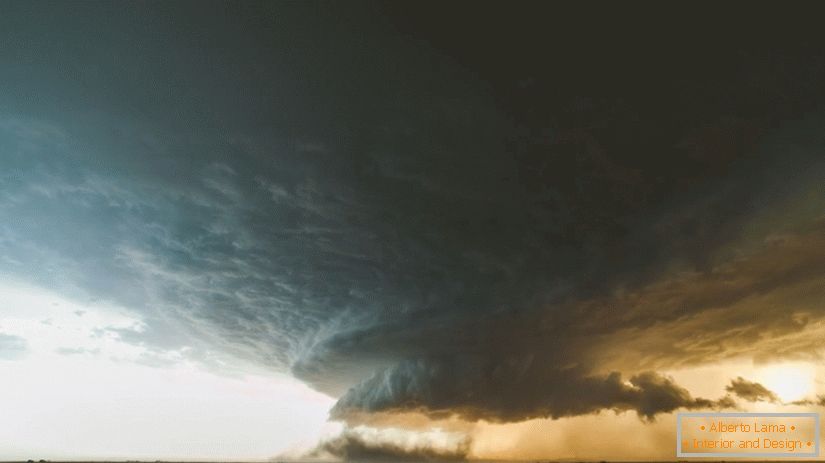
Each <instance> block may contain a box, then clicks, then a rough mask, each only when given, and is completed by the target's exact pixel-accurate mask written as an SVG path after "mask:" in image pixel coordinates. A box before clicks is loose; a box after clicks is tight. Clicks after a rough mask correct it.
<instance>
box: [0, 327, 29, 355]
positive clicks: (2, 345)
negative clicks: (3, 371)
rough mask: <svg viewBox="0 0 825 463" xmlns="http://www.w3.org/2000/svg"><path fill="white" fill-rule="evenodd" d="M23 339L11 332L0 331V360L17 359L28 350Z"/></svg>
mask: <svg viewBox="0 0 825 463" xmlns="http://www.w3.org/2000/svg"><path fill="white" fill-rule="evenodd" d="M28 350H29V347H28V343H27V342H26V340H25V339H23V338H21V337H19V336H13V335H11V334H4V333H0V360H17V359H20V358H22V357H23V356H25V355H26V352H28Z"/></svg>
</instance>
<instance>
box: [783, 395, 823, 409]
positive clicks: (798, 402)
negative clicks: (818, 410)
mask: <svg viewBox="0 0 825 463" xmlns="http://www.w3.org/2000/svg"><path fill="white" fill-rule="evenodd" d="M791 405H804V406H810V405H814V406H819V407H825V395H818V396H816V398H815V399H802V400H796V401H793V402H791Z"/></svg>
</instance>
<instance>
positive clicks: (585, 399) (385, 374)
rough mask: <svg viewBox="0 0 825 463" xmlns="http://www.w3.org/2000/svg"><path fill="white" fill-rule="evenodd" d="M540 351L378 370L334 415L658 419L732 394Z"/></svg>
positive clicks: (717, 403) (713, 403)
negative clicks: (600, 372)
mask: <svg viewBox="0 0 825 463" xmlns="http://www.w3.org/2000/svg"><path fill="white" fill-rule="evenodd" d="M534 361H535V358H532V357H528V358H522V359H513V358H510V359H501V358H499V359H491V358H485V359H481V360H477V359H466V358H450V359H449V360H445V361H416V362H403V363H401V364H400V365H398V366H395V367H393V368H391V369H387V370H385V371H382V372H379V373H377V374H376V375H375V376H373V377H372V378H370V379H368V380H367V381H365V382H363V383H361V384H359V385H358V386H356V387H355V388H353V389H351V390H350V391H349V392H348V393H347V394H346V395H345V396H343V397H342V398H341V399H340V400H339V401H338V403H337V404H336V406H335V408H333V410H332V412H331V414H332V416H333V417H334V418H339V419H346V418H347V417H348V415H349V414H351V413H353V412H355V413H358V412H362V411H367V412H385V411H397V412H408V411H421V412H424V413H426V414H429V415H431V416H432V417H434V418H443V417H448V416H450V415H452V414H458V415H460V416H461V417H462V418H465V419H467V420H479V419H484V420H488V421H522V420H527V419H532V418H545V417H552V418H561V417H566V416H576V415H584V414H590V413H597V412H599V411H601V410H605V409H608V410H614V411H616V412H622V411H627V410H632V411H635V412H636V413H637V414H638V415H639V416H640V417H643V418H645V419H653V418H654V417H655V415H656V414H658V413H666V412H671V411H673V410H676V409H679V408H686V409H692V408H725V407H730V406H732V405H733V403H732V402H731V401H730V400H729V399H723V400H720V401H712V400H707V399H702V398H694V397H692V396H691V394H690V393H689V392H688V391H687V390H686V389H684V388H682V387H680V386H679V385H677V384H675V383H674V382H673V380H672V379H670V378H668V377H665V376H662V375H659V374H657V373H653V372H644V373H640V374H637V375H635V376H632V377H630V378H629V379H628V380H623V379H622V377H621V374H620V373H618V372H614V373H611V374H609V375H607V376H603V377H600V376H586V373H585V372H583V371H580V370H554V369H552V368H548V367H547V366H545V365H541V364H534Z"/></svg>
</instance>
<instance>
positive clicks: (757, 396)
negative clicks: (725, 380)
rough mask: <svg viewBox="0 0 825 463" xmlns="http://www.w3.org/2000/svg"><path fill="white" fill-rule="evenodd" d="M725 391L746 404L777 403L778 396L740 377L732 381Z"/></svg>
mask: <svg viewBox="0 0 825 463" xmlns="http://www.w3.org/2000/svg"><path fill="white" fill-rule="evenodd" d="M725 390H726V391H728V392H731V393H733V394H735V395H736V396H737V397H740V398H742V399H745V400H747V401H748V402H772V403H776V402H779V396H777V395H776V393H774V392H773V391H771V390H770V389H768V388H766V387H765V386H763V385H761V384H759V383H755V382H752V381H748V380H747V379H745V378H743V377H741V376H738V377H736V378H735V379H732V380H731V382H730V384H729V385H727V386H726V387H725Z"/></svg>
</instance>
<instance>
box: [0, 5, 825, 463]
mask: <svg viewBox="0 0 825 463" xmlns="http://www.w3.org/2000/svg"><path fill="white" fill-rule="evenodd" d="M205 5H206V7H204V9H203V10H202V11H200V12H199V13H197V14H190V13H192V11H190V10H191V5H190V6H189V7H187V4H185V3H180V4H173V5H166V6H165V7H164V8H168V9H169V11H166V12H162V11H159V10H157V9H152V8H150V9H148V10H142V9H140V8H139V7H138V5H136V4H135V5H123V7H122V9H119V10H118V11H115V12H109V16H108V17H107V20H106V21H97V20H96V19H95V18H97V17H98V16H97V15H99V14H101V13H100V12H97V11H85V13H84V14H69V13H68V12H67V11H66V9H67V8H68V7H66V6H64V5H59V4H56V5H50V6H49V8H55V9H56V10H57V13H54V14H50V15H42V16H43V17H47V18H50V19H49V20H48V21H45V22H43V23H42V24H41V23H39V22H32V21H29V22H28V23H29V24H33V25H32V26H31V27H32V29H31V30H24V29H20V28H15V27H12V26H11V24H12V23H14V24H18V23H23V21H22V20H21V18H27V17H31V16H35V17H37V16H38V15H39V14H41V13H43V12H42V11H39V10H40V9H42V8H43V5H42V4H34V5H32V6H30V7H29V6H26V7H23V6H20V4H18V5H17V6H16V7H15V9H14V11H10V12H9V14H6V15H3V18H2V19H0V26H2V27H0V29H2V30H4V32H3V34H6V35H10V37H5V39H4V40H2V41H0V42H1V43H3V44H4V45H0V47H7V46H8V44H11V43H14V44H21V45H20V46H21V47H22V48H20V49H19V50H18V52H17V53H11V54H6V53H3V54H2V56H3V58H2V59H3V60H4V61H3V63H2V65H3V68H4V69H7V70H8V72H7V73H4V77H3V78H2V79H3V85H2V88H3V90H2V95H0V97H2V98H0V102H2V114H0V150H2V151H0V152H2V157H1V158H0V167H2V174H0V189H1V190H2V192H3V194H2V196H0V215H2V216H3V217H4V218H7V219H8V220H4V221H3V223H2V224H0V271H2V273H3V274H4V275H13V276H14V277H15V278H18V279H23V280H26V281H29V282H31V283H33V284H39V285H43V286H47V287H50V288H54V289H55V290H58V291H61V292H62V293H64V294H66V295H67V296H69V297H73V298H77V299H84V300H104V301H107V302H112V303H116V304H119V305H121V306H123V307H126V308H128V309H130V310H131V311H133V312H134V313H135V314H137V315H139V318H140V319H141V320H142V324H141V325H139V326H135V327H133V328H130V329H124V328H122V327H120V328H108V329H104V331H105V332H106V333H109V334H112V335H114V336H117V337H118V338H119V339H121V340H122V341H124V342H129V343H134V344H140V345H144V346H146V347H147V348H148V349H151V350H153V351H157V352H163V351H176V350H179V351H182V352H185V353H186V355H187V356H189V358H191V359H194V360H197V361H200V362H203V363H204V364H206V365H212V366H214V365H221V364H225V363H226V362H223V363H221V362H217V361H216V360H217V359H222V358H229V359H232V362H231V363H234V364H239V365H243V366H244V367H248V368H262V369H266V370H272V371H285V372H290V373H291V374H293V375H294V376H295V377H297V378H299V379H301V380H303V381H305V382H307V383H308V384H310V385H311V386H313V387H314V388H316V389H318V390H320V391H322V392H325V393H327V394H330V395H332V396H334V397H340V400H339V402H338V404H337V405H336V407H335V408H334V409H333V411H332V413H333V416H334V417H337V418H341V419H347V417H348V416H350V414H351V413H355V412H359V411H367V412H372V411H376V412H377V411H409V410H421V411H424V412H426V413H428V414H431V415H433V416H449V415H452V414H457V415H460V416H463V417H466V418H468V419H485V420H489V421H516V420H523V419H528V418H534V417H567V416H574V415H581V414H591V413H595V412H598V411H600V410H605V409H607V410H616V411H634V412H636V413H637V414H638V415H639V416H640V417H642V418H644V419H652V418H654V417H655V416H656V415H657V414H659V413H663V412H670V411H673V410H677V409H681V408H685V409H693V408H709V407H710V408H712V407H729V406H732V404H731V402H730V400H729V399H719V400H717V399H713V398H697V397H693V396H692V395H691V394H690V392H689V391H687V390H686V389H685V388H683V387H681V386H679V385H678V384H676V383H675V382H674V381H673V380H671V379H670V378H668V377H666V376H663V375H661V374H659V373H657V372H656V371H657V370H659V369H663V368H664V367H665V366H666V365H677V366H678V365H696V364H703V363H706V362H711V361H718V360H722V359H728V358H734V357H747V358H756V359H766V358H771V357H781V358H802V357H807V358H811V357H814V358H818V357H817V356H819V355H821V349H822V347H823V345H822V339H825V338H824V337H823V334H825V312H823V310H825V305H823V304H822V301H823V297H825V238H823V237H825V225H824V224H825V218H824V217H823V211H825V183H823V182H822V179H823V178H825V163H824V162H823V158H822V156H821V153H822V150H823V149H825V140H823V135H822V134H823V133H825V131H823V130H822V129H823V120H822V119H821V118H820V117H819V113H817V112H816V110H817V109H818V107H817V106H816V103H818V102H820V101H821V97H822V92H821V89H819V87H821V86H818V84H819V83H820V82H821V80H819V78H820V77H821V76H822V66H821V64H822V60H821V59H820V58H821V57H820V56H819V55H815V56H813V57H812V55H811V54H810V53H812V52H808V51H805V50H802V51H799V52H798V53H797V54H794V53H789V52H788V51H787V50H784V49H783V50H780V51H781V53H780V52H779V51H776V52H770V51H766V52H764V53H765V56H762V55H758V56H756V57H754V55H753V54H752V52H751V51H743V52H741V53H736V54H734V55H732V56H733V58H731V59H735V60H736V62H737V63H738V65H739V66H741V68H737V70H735V71H732V70H728V71H726V70H725V69H724V68H722V69H719V70H718V72H719V73H722V76H721V77H719V76H716V77H717V78H718V80H714V81H713V82H716V84H715V85H714V86H713V88H714V90H712V91H711V90H708V88H710V87H711V86H710V85H709V82H710V81H709V80H706V79H709V77H705V76H704V74H703V72H699V71H697V69H700V70H701V69H705V68H707V67H708V66H711V65H712V64H714V63H716V60H721V57H722V56H724V57H725V59H727V56H728V55H727V54H726V51H725V50H722V51H719V52H716V53H718V54H712V55H709V56H704V55H703V56H697V55H701V54H696V55H689V56H678V57H677V56H674V57H661V59H663V60H665V63H664V64H661V66H662V67H661V68H660V67H655V68H651V67H650V66H651V65H649V64H639V63H641V62H645V63H646V62H648V60H647V59H646V57H649V56H653V55H654V53H653V50H645V49H640V50H637V51H636V52H635V53H638V56H636V55H634V56H632V57H628V58H627V59H628V60H629V62H631V63H633V64H632V65H631V66H624V65H621V66H619V65H617V64H616V63H614V62H613V61H611V60H608V57H610V56H612V55H613V52H614V51H615V50H612V49H610V48H609V47H608V48H606V49H604V48H599V47H602V46H607V45H604V44H597V45H598V46H596V45H594V44H585V45H583V46H584V47H585V49H584V50H582V51H580V52H578V53H576V54H575V56H568V55H567V54H565V53H566V52H565V53H562V52H563V51H564V50H562V49H561V48H558V50H557V51H559V53H560V55H559V56H560V58H559V59H560V60H562V61H561V62H560V63H556V64H554V65H547V64H546V63H545V60H544V59H541V60H540V59H538V58H536V54H537V53H539V48H541V49H542V50H543V51H542V56H544V55H545V54H547V51H546V50H544V47H545V46H546V43H547V42H548V41H545V40H542V41H534V42H532V45H531V46H529V47H528V48H529V49H530V50H532V51H531V52H529V53H526V57H522V58H521V60H522V61H519V62H518V63H516V64H520V65H521V67H518V66H514V67H513V69H514V70H512V71H509V72H504V71H499V70H492V69H490V68H489V67H488V66H489V64H488V63H487V61H486V60H485V58H480V57H477V56H474V55H473V56H470V55H467V54H463V53H462V51H461V50H462V48H461V46H462V45H461V44H462V42H461V41H460V40H458V39H456V38H453V39H449V38H446V39H445V38H443V37H441V39H439V37H440V36H439V35H438V34H437V33H435V32H433V34H434V35H433V37H431V38H430V40H425V41H420V40H413V39H411V38H410V36H409V33H408V32H405V31H407V28H409V27H414V24H412V25H411V24H408V23H406V22H404V21H407V20H409V21H414V16H413V17H409V18H408V17H406V16H404V17H405V18H407V19H405V20H404V21H401V23H399V21H400V20H399V19H398V15H397V12H396V13H393V12H387V11H385V12H382V13H376V12H375V11H372V9H370V8H366V7H365V6H364V5H365V4H359V6H357V7H353V11H339V9H340V8H339V7H336V6H333V5H328V6H329V7H330V9H329V11H327V10H324V11H316V10H317V8H313V7H312V6H311V5H309V6H308V5H303V6H299V5H297V4H277V5H266V4H234V5H223V6H222V7H221V8H218V7H217V6H216V4H213V3H206V4H205ZM224 7H225V8H229V9H230V10H231V14H229V15H226V14H225V12H224V11H223V8H224ZM71 8H80V9H84V8H86V9H89V10H91V9H92V8H91V7H90V6H88V5H87V6H83V5H74V6H72V7H71ZM102 8H105V7H102ZM367 10H369V11H367ZM86 13H87V14H86ZM161 13H163V14H161ZM401 16H403V15H401ZM225 17H228V18H231V19H230V22H231V27H230V26H227V28H226V29H221V28H215V27H214V25H215V24H216V22H219V20H220V21H222V20H223V18H225ZM365 18H367V19H369V18H372V19H375V21H376V22H375V24H377V25H373V26H369V27H368V24H370V21H368V20H367V19H365ZM410 18H413V19H410ZM505 20H506V19H505ZM53 23H59V24H60V25H61V27H59V28H56V27H53V26H54V24H53ZM69 26H72V27H69ZM69 30H71V31H79V32H77V33H76V35H71V36H68V35H67V36H64V35H63V34H64V33H63V32H61V31H69ZM316 30H323V31H324V32H323V33H318V34H316V33H315V32H314V31H316ZM179 34H183V37H184V39H183V40H173V39H174V38H179ZM296 37H297V38H300V40H297V39H296ZM439 40H444V42H443V43H442V42H439ZM510 40H511V41H510V42H506V43H505V45H504V51H501V48H500V47H499V48H496V47H494V46H491V47H490V49H491V50H500V51H499V52H498V53H499V54H500V55H508V56H509V52H507V50H511V49H515V48H514V47H516V45H517V44H519V43H520V42H519V41H518V38H517V37H516V38H513V39H510ZM285 43H288V45H284V44H285ZM554 43H555V42H554ZM560 43H561V42H560ZM538 44H541V47H539V45H538ZM87 46H88V47H91V50H92V51H93V52H90V53H89V55H88V56H85V55H84V56H79V55H78V54H77V53H74V52H72V50H75V49H77V47H81V48H83V47H87ZM519 46H520V45H519ZM214 47H218V48H220V49H221V50H224V51H223V52H215V51H214V50H212V48H214ZM553 47H560V46H559V45H553ZM588 47H594V48H592V49H591V48H588ZM124 48H127V49H129V50H132V51H133V53H130V54H129V56H123V55H122V54H120V53H118V50H122V49H124ZM630 48H632V47H630ZM554 49H555V48H554ZM622 50H624V48H622ZM709 50H710V48H709ZM728 51H729V50H728ZM591 52H594V53H597V55H596V56H597V57H601V58H603V59H602V60H601V61H600V60H599V59H594V58H588V60H587V63H590V62H591V61H593V62H602V63H604V64H603V66H605V67H604V68H600V67H598V66H597V65H594V64H587V63H584V64H583V63H581V62H580V58H581V57H583V56H592V54H591ZM491 53H492V52H491ZM760 53H762V52H760ZM655 56H659V55H658V54H655ZM565 57H566V58H565ZM814 58H815V59H814ZM509 59H517V58H509ZM652 61H656V60H652ZM55 62H57V63H58V64H62V65H61V66H58V65H56V64H55ZM657 62H658V61H657ZM766 62H767V63H769V64H770V66H769V67H770V68H769V69H767V70H766V69H764V68H763V67H762V66H764V65H765V63H766ZM542 63H544V64H542ZM611 63H612V64H611ZM619 64H621V63H619ZM774 65H775V66H780V65H781V66H783V67H782V69H786V70H790V71H787V73H788V74H792V75H793V78H790V77H787V75H786V74H784V73H779V72H778V71H775V69H774V68H773V67H772V66H774ZM581 66H585V69H584V71H588V72H589V73H590V72H592V73H593V74H594V75H596V74H599V75H603V74H604V73H605V72H613V71H616V70H617V69H627V70H626V71H623V72H628V73H629V75H625V76H624V77H623V78H622V82H624V81H625V80H626V81H627V84H626V85H627V86H626V87H625V86H622V85H618V86H613V85H609V86H600V85H598V84H595V83H593V82H592V81H591V80H589V79H584V80H579V79H575V78H574V77H575V76H577V75H579V73H581V72H583V70H582V68H581ZM515 69H517V70H515ZM668 69H669V71H667V70H668ZM777 69H778V68H777ZM649 71H656V72H657V73H664V75H660V79H659V80H657V81H655V82H650V81H649V79H647V78H646V76H647V75H648V74H649ZM523 74H527V75H528V76H527V77H529V78H527V77H525V76H524V75H523ZM657 75H658V74H657ZM743 75H745V76H751V78H753V79H757V78H758V79H761V80H758V81H757V82H755V83H754V82H751V83H750V84H749V85H745V84H747V82H744V83H743V82H742V80H741V79H742V78H743V77H742V76H743ZM760 76H761V77H760ZM677 77H678V79H677ZM763 84H764V85H763ZM491 87H492V88H491ZM92 89H96V90H92ZM52 100H55V101H60V102H62V104H60V105H54V104H48V102H49V101H52ZM742 101H748V102H750V103H749V104H748V105H744V104H741V102H742ZM56 108H59V109H56ZM777 108H779V109H777ZM755 340H756V341H758V342H755ZM0 341H2V338H0ZM216 368H218V367H216ZM749 385H750V386H752V384H749V383H748V384H746V383H744V382H741V381H739V380H738V379H737V380H734V382H733V383H732V385H731V387H732V388H733V389H732V392H734V393H735V394H737V395H739V396H740V397H742V398H745V399H746V400H752V399H755V398H767V397H769V396H765V395H764V393H758V392H754V391H753V390H750V389H752V388H750V389H749V391H750V392H749V391H748V390H745V389H748V388H746V387H745V386H749ZM754 394H756V395H754ZM342 439H344V440H343V441H340V442H333V443H330V444H329V448H328V450H330V451H333V453H338V454H341V455H344V456H355V457H358V458H362V457H367V456H371V455H379V456H380V455H389V454H393V455H394V454H396V453H398V452H397V451H396V450H397V449H392V448H390V449H385V448H382V449H374V448H372V447H369V446H367V445H366V444H364V443H362V442H359V441H357V440H352V439H350V438H349V437H346V436H344V437H343V438H342ZM414 453H415V455H416V456H417V457H421V456H429V454H427V453H426V451H416V452H414ZM433 456H437V455H433ZM456 456H460V455H456Z"/></svg>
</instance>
